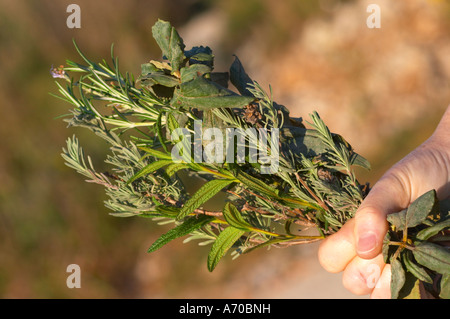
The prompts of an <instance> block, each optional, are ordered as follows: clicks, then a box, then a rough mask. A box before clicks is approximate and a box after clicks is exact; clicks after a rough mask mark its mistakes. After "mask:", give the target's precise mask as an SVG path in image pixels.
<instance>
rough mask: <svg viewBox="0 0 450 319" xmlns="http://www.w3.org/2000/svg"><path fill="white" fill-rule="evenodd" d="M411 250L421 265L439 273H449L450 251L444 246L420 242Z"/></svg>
mask: <svg viewBox="0 0 450 319" xmlns="http://www.w3.org/2000/svg"><path fill="white" fill-rule="evenodd" d="M412 252H413V255H414V258H416V260H417V262H418V263H419V264H421V265H422V266H425V267H427V268H429V269H431V270H434V271H436V272H438V273H440V274H450V252H449V251H448V250H447V249H446V248H444V247H442V246H439V245H436V244H432V243H429V242H422V243H419V244H417V245H416V246H415V247H414V250H413V251H412Z"/></svg>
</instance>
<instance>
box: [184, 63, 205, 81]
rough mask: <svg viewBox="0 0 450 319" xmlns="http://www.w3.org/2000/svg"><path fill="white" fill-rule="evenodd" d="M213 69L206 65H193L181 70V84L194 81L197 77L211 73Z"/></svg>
mask: <svg viewBox="0 0 450 319" xmlns="http://www.w3.org/2000/svg"><path fill="white" fill-rule="evenodd" d="M210 72H211V68H210V67H209V66H207V65H204V64H193V65H190V66H188V67H184V68H181V70H180V74H181V82H183V83H184V82H189V81H191V80H194V79H195V78H196V77H199V76H202V75H204V74H207V73H210Z"/></svg>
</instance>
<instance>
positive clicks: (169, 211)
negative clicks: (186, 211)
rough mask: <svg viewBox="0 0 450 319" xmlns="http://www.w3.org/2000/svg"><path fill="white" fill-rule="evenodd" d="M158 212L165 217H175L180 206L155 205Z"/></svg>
mask: <svg viewBox="0 0 450 319" xmlns="http://www.w3.org/2000/svg"><path fill="white" fill-rule="evenodd" d="M156 210H157V211H158V213H160V214H161V215H163V216H165V217H169V218H175V217H176V216H177V215H178V213H179V212H180V208H178V207H173V206H165V205H158V206H156Z"/></svg>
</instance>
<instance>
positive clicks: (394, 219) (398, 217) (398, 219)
mask: <svg viewBox="0 0 450 319" xmlns="http://www.w3.org/2000/svg"><path fill="white" fill-rule="evenodd" d="M386 218H387V221H388V222H389V223H390V224H391V225H393V226H395V228H396V229H397V230H403V229H404V228H405V224H406V209H404V210H402V211H399V212H398V213H392V214H389V215H387V217H386Z"/></svg>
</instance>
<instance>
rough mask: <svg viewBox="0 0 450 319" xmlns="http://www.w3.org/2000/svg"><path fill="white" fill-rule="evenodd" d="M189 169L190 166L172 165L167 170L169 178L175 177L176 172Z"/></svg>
mask: <svg viewBox="0 0 450 319" xmlns="http://www.w3.org/2000/svg"><path fill="white" fill-rule="evenodd" d="M185 168H189V165H186V164H184V163H172V164H170V165H169V166H167V168H166V173H167V175H168V176H169V177H171V176H173V175H174V174H175V173H176V172H178V171H179V170H182V169H185Z"/></svg>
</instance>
